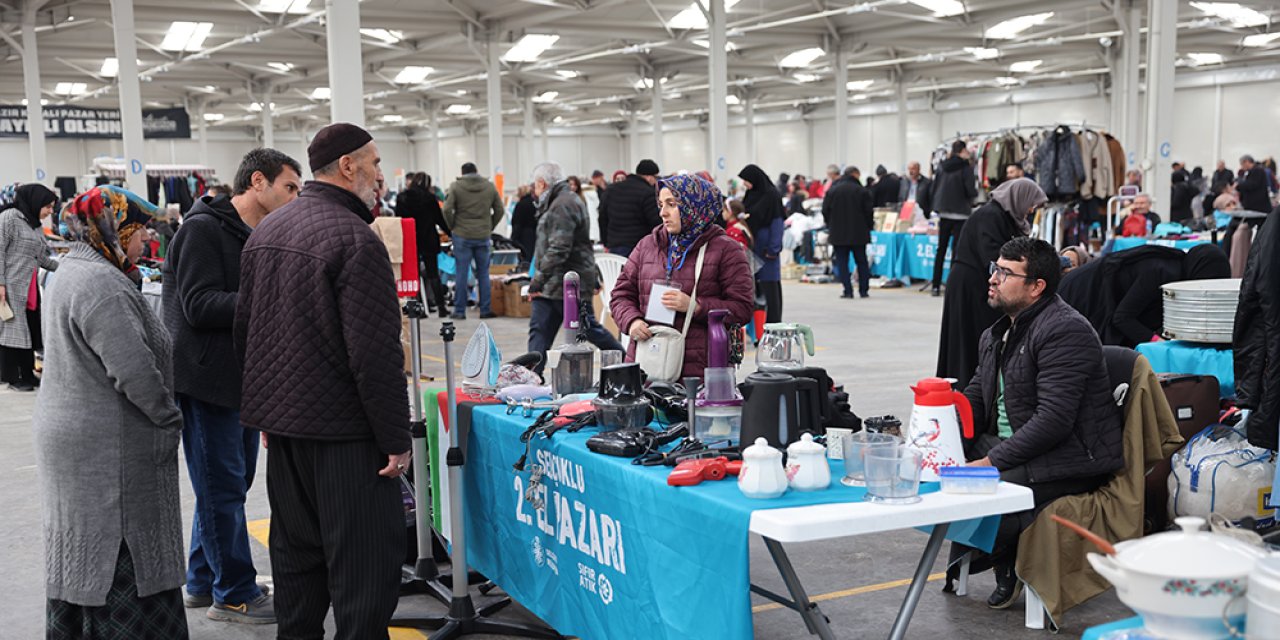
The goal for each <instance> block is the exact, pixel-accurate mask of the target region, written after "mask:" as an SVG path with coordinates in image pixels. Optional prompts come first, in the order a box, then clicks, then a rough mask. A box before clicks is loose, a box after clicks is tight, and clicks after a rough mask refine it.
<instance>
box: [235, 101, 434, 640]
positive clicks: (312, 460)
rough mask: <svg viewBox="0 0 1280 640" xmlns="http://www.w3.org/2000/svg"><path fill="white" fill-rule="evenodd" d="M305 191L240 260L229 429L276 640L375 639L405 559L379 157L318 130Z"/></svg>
mask: <svg viewBox="0 0 1280 640" xmlns="http://www.w3.org/2000/svg"><path fill="white" fill-rule="evenodd" d="M307 155H308V160H309V162H310V165H311V172H312V173H313V174H315V180H314V181H311V182H307V183H306V185H305V186H303V188H302V192H301V193H300V194H299V195H298V198H297V199H296V200H294V201H293V202H290V203H289V204H286V205H284V206H283V207H280V208H279V209H277V210H276V211H275V212H274V213H272V214H271V216H269V217H268V218H266V219H265V220H264V221H263V222H262V223H261V224H259V225H258V227H257V228H256V229H254V232H253V234H252V235H250V236H249V241H248V243H247V244H246V245H245V248H244V253H243V257H242V259H241V264H242V272H241V277H240V299H239V303H238V304H237V306H236V317H235V329H234V331H235V343H236V348H237V349H238V351H239V354H240V359H241V362H242V363H243V365H244V380H243V390H242V391H243V392H242V399H241V414H240V421H241V423H242V424H243V425H244V426H245V428H249V429H258V430H260V431H263V432H264V433H266V434H267V436H266V445H267V447H268V449H267V450H268V453H269V455H268V457H267V496H268V498H269V500H270V502H271V513H272V517H271V543H270V548H271V569H272V574H273V577H274V579H275V587H276V592H275V608H276V617H277V619H278V620H279V636H280V637H281V638H321V637H324V620H325V615H326V613H327V612H328V610H329V607H330V604H332V606H333V612H334V620H335V622H336V624H337V635H336V637H337V638H352V639H354V638H385V637H387V623H388V621H389V620H390V619H391V614H392V613H393V612H394V611H395V608H396V600H397V597H398V590H399V586H400V561H401V559H402V558H403V555H404V545H405V527H404V507H403V504H402V503H401V496H400V484H399V480H398V478H399V476H400V474H402V473H404V471H405V469H406V468H407V467H408V464H409V457H410V438H409V409H408V407H409V398H408V393H407V390H406V387H405V381H404V355H403V352H402V351H401V347H400V308H399V305H398V304H397V301H396V283H395V279H394V275H393V273H392V269H391V261H390V258H389V257H388V256H387V250H386V248H385V247H384V245H383V243H382V242H381V241H380V240H379V239H378V237H377V236H376V235H375V234H374V232H373V230H372V229H370V227H369V224H370V223H371V222H372V221H373V217H372V215H371V214H370V213H369V211H370V208H371V207H372V206H373V205H374V201H375V198H376V190H377V184H378V180H379V179H381V178H382V170H381V169H380V168H379V166H378V165H379V162H380V158H379V157H378V147H377V145H376V144H375V143H374V142H373V139H372V137H371V136H370V135H369V133H368V132H367V131H365V130H364V129H362V128H360V127H357V126H355V125H352V124H347V123H336V124H331V125H329V126H327V127H325V128H324V129H321V130H320V132H319V133H317V134H316V137H315V139H314V140H313V141H312V142H311V146H310V147H308V149H307Z"/></svg>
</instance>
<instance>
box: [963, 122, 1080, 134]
mask: <svg viewBox="0 0 1280 640" xmlns="http://www.w3.org/2000/svg"><path fill="white" fill-rule="evenodd" d="M1058 127H1074V128H1077V129H1088V128H1089V122H1088V121H1087V120H1081V121H1080V122H1058V123H1055V124H1015V125H1013V126H1012V127H1002V128H1000V129H996V130H994V131H965V132H961V131H957V132H956V135H955V136H954V137H955V138H966V137H975V136H994V135H999V134H1002V133H1014V132H1017V131H1020V130H1022V129H1057V128H1058Z"/></svg>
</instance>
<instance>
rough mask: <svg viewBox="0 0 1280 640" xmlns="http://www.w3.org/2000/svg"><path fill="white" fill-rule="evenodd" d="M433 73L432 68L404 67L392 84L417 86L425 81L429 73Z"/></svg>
mask: <svg viewBox="0 0 1280 640" xmlns="http://www.w3.org/2000/svg"><path fill="white" fill-rule="evenodd" d="M432 71H435V69H434V68H432V67H405V68H403V69H401V70H400V73H397V74H396V77H395V79H394V80H393V81H392V82H395V83H396V84H418V83H420V82H422V81H423V80H426V79H427V76H429V75H431V72H432Z"/></svg>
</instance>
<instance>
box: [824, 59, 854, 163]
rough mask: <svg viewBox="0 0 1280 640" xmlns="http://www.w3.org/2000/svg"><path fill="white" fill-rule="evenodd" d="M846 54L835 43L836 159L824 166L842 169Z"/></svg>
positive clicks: (845, 158) (845, 152) (846, 154)
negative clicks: (833, 165)
mask: <svg viewBox="0 0 1280 640" xmlns="http://www.w3.org/2000/svg"><path fill="white" fill-rule="evenodd" d="M848 65H849V62H848V54H847V53H846V52H845V50H844V46H842V45H841V43H839V42H836V67H835V71H836V74H835V82H836V99H835V103H834V104H835V121H836V126H835V129H833V133H834V134H835V137H836V157H835V158H834V159H831V160H828V161H827V163H826V164H836V165H838V166H841V167H843V166H844V165H845V163H847V162H849V87H848V84H849V69H848Z"/></svg>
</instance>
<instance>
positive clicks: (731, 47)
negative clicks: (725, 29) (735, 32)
mask: <svg viewBox="0 0 1280 640" xmlns="http://www.w3.org/2000/svg"><path fill="white" fill-rule="evenodd" d="M690 42H692V43H694V44H696V45H698V46H699V47H702V48H703V49H710V48H711V42H710V41H708V40H707V39H706V38H699V39H697V40H690ZM724 50H725V51H737V50H738V45H736V44H734V43H732V42H729V41H728V40H725V41H724Z"/></svg>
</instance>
